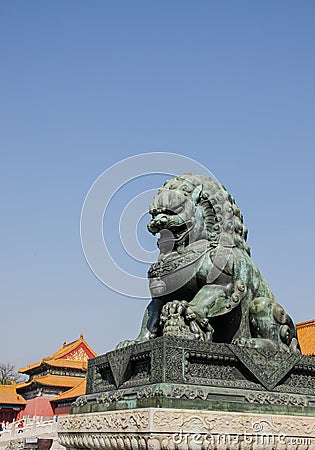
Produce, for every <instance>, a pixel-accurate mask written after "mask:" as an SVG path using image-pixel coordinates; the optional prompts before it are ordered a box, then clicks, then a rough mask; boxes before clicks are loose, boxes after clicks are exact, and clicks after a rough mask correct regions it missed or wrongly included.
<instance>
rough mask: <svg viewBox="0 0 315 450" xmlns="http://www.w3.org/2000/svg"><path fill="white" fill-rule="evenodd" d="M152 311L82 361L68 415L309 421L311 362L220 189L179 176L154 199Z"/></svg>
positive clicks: (314, 386) (314, 401)
mask: <svg viewBox="0 0 315 450" xmlns="http://www.w3.org/2000/svg"><path fill="white" fill-rule="evenodd" d="M150 213H151V215H152V220H151V221H150V223H149V224H148V229H149V231H150V232H151V233H153V234H157V233H158V234H159V239H158V246H159V249H160V254H159V257H158V261H157V262H155V263H154V264H152V266H151V267H150V269H149V272H148V278H149V283H150V290H151V294H152V301H151V303H150V304H149V306H148V307H147V309H146V312H145V315H144V319H143V323H142V328H141V332H140V335H139V336H138V338H137V339H135V340H133V341H124V342H122V343H120V344H119V345H118V346H117V349H116V350H114V351H112V352H109V353H107V354H105V355H102V356H99V357H97V358H94V359H91V360H89V366H88V378H87V391H86V395H85V396H83V397H80V398H79V399H77V401H76V402H75V404H74V405H73V408H72V412H73V413H85V412H100V411H109V410H124V409H132V408H147V407H153V408H155V407H157V408H159V407H166V408H184V409H185V408H188V409H196V410H198V409H205V410H207V409H208V410H223V411H243V412H251V411H252V412H254V411H255V412H260V413H269V412H270V413H274V414H294V415H308V416H314V415H315V395H314V390H315V360H314V358H312V357H306V356H302V355H301V352H300V350H299V345H298V341H297V337H296V329H295V326H294V323H293V321H292V319H291V318H290V316H289V315H288V314H287V313H286V312H285V310H284V309H283V308H282V306H280V305H279V304H278V302H277V301H276V299H275V297H274V295H273V293H272V292H271V289H270V288H269V286H268V284H267V282H266V281H265V279H264V278H263V276H262V275H261V273H260V271H259V270H258V268H257V266H256V265H255V263H254V262H253V260H252V259H251V257H250V249H249V246H248V245H247V243H246V238H247V229H246V227H245V226H244V224H243V217H242V215H241V213H240V210H239V208H238V207H237V205H236V203H235V201H234V199H233V198H232V196H231V195H230V194H229V193H228V192H227V191H226V189H225V188H224V187H223V186H222V185H220V184H219V183H218V182H217V181H215V180H212V179H210V178H208V177H205V176H199V175H192V174H183V175H182V176H179V177H175V178H173V179H171V180H169V181H167V182H166V183H165V184H164V186H163V187H162V188H161V189H159V191H158V193H157V194H156V196H155V198H154V199H153V202H152V205H151V207H150Z"/></svg>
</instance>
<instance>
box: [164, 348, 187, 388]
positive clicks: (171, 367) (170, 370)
mask: <svg viewBox="0 0 315 450" xmlns="http://www.w3.org/2000/svg"><path fill="white" fill-rule="evenodd" d="M165 360H166V361H167V364H165V378H166V380H167V381H177V382H181V381H182V380H183V368H182V367H183V349H181V348H174V347H167V348H166V349H165Z"/></svg>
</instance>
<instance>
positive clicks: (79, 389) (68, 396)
mask: <svg viewBox="0 0 315 450" xmlns="http://www.w3.org/2000/svg"><path fill="white" fill-rule="evenodd" d="M85 392H86V378H84V379H83V380H82V381H81V382H80V383H79V384H78V385H77V386H75V387H73V388H71V389H68V390H67V391H66V392H62V393H61V394H60V395H59V396H58V397H56V398H52V399H51V400H50V401H51V402H62V401H64V400H73V399H76V398H78V397H80V396H81V395H85Z"/></svg>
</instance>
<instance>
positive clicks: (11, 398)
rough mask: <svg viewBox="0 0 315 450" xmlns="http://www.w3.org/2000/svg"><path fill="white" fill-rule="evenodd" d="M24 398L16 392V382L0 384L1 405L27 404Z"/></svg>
mask: <svg viewBox="0 0 315 450" xmlns="http://www.w3.org/2000/svg"><path fill="white" fill-rule="evenodd" d="M25 404H26V401H25V400H24V398H23V397H22V396H21V395H20V394H18V393H17V392H16V384H15V383H12V384H1V385H0V405H25Z"/></svg>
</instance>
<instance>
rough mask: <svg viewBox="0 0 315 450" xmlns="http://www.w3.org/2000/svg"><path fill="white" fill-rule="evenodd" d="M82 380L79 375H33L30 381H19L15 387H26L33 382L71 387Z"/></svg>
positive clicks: (19, 388) (18, 388)
mask: <svg viewBox="0 0 315 450" xmlns="http://www.w3.org/2000/svg"><path fill="white" fill-rule="evenodd" d="M81 381H82V378H81V377H71V376H61V375H52V374H48V375H35V376H34V377H33V378H32V379H31V380H30V381H26V382H24V383H19V384H18V385H17V386H16V388H17V390H22V389H24V388H28V387H29V386H32V385H34V384H39V385H42V386H54V387H60V388H68V389H70V388H73V387H74V386H77V385H78V384H80V383H81Z"/></svg>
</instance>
